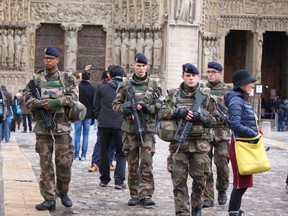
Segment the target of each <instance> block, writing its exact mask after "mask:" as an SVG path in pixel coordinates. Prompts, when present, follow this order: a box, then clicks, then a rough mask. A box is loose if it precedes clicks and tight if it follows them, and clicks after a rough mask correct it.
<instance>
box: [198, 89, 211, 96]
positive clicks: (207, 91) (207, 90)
mask: <svg viewBox="0 0 288 216" xmlns="http://www.w3.org/2000/svg"><path fill="white" fill-rule="evenodd" d="M200 91H202V92H203V93H204V94H208V95H210V92H211V90H210V88H208V87H200Z"/></svg>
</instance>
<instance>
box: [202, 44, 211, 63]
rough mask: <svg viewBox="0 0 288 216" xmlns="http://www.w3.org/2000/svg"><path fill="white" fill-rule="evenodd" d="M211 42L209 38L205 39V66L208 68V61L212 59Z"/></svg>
mask: <svg viewBox="0 0 288 216" xmlns="http://www.w3.org/2000/svg"><path fill="white" fill-rule="evenodd" d="M211 55H212V52H211V42H210V40H209V39H204V41H203V57H204V61H203V66H202V67H203V68H207V65H208V62H210V61H212V56H211Z"/></svg>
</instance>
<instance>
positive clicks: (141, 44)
mask: <svg viewBox="0 0 288 216" xmlns="http://www.w3.org/2000/svg"><path fill="white" fill-rule="evenodd" d="M136 52H137V53H143V52H144V38H143V34H142V32H138V33H137V44H136Z"/></svg>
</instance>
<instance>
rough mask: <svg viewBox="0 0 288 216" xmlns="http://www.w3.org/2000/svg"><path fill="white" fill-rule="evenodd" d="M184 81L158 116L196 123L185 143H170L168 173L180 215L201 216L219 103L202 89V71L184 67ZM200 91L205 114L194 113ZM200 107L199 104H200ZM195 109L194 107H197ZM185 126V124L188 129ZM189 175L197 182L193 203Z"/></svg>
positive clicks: (164, 104)
mask: <svg viewBox="0 0 288 216" xmlns="http://www.w3.org/2000/svg"><path fill="white" fill-rule="evenodd" d="M182 69H183V72H182V79H183V80H184V82H182V83H181V85H180V87H179V88H178V89H172V90H170V91H169V93H168V96H167V97H166V98H165V100H164V102H163V104H162V106H161V109H160V110H159V112H158V115H159V119H160V121H168V120H171V121H175V122H176V123H177V125H178V127H180V122H184V124H185V123H186V122H187V121H191V122H192V128H191V130H190V132H189V133H188V136H187V139H186V140H185V141H184V142H181V143H179V142H177V141H176V140H173V141H172V142H170V145H169V151H170V155H169V156H168V159H167V167H168V171H169V172H170V173H171V178H172V183H173V193H174V203H175V212H176V215H182V216H184V215H187V216H188V215H192V216H199V215H201V212H202V204H203V199H202V198H203V191H204V187H205V182H206V177H207V175H208V174H209V172H210V166H209V162H210V160H209V157H208V155H207V154H208V152H209V150H210V148H211V146H210V142H211V140H212V139H213V137H214V135H213V127H214V126H215V125H216V123H217V118H218V116H217V111H216V105H215V103H214V102H213V101H212V100H210V95H209V89H201V88H200V84H199V82H198V80H199V71H198V69H197V68H196V67H195V66H194V65H192V64H190V63H187V64H184V65H183V66H182ZM198 91H200V93H201V94H202V95H203V96H204V100H203V101H202V102H201V106H200V107H201V111H199V110H198V111H195V110H194V111H192V106H193V105H194V104H195V101H196V98H195V94H196V93H197V92H198ZM197 103H198V102H197ZM193 108H194V107H193ZM184 124H181V125H182V126H184ZM188 174H189V175H190V176H191V177H192V179H193V184H192V194H191V206H192V210H191V214H190V204H189V203H190V200H189V194H188V187H187V178H188Z"/></svg>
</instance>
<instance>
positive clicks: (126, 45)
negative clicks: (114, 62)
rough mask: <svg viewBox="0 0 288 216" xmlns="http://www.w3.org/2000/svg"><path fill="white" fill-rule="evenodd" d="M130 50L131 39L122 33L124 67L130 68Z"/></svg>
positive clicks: (122, 61)
mask: <svg viewBox="0 0 288 216" xmlns="http://www.w3.org/2000/svg"><path fill="white" fill-rule="evenodd" d="M128 49H129V38H128V35H127V34H126V33H125V32H123V33H122V44H121V65H122V67H124V68H125V67H127V66H128Z"/></svg>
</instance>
